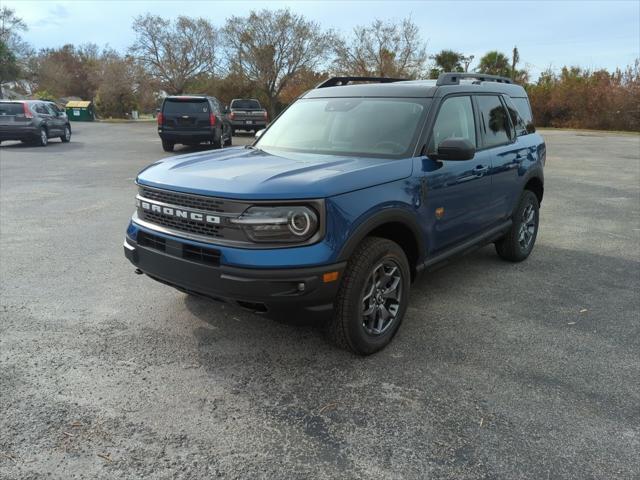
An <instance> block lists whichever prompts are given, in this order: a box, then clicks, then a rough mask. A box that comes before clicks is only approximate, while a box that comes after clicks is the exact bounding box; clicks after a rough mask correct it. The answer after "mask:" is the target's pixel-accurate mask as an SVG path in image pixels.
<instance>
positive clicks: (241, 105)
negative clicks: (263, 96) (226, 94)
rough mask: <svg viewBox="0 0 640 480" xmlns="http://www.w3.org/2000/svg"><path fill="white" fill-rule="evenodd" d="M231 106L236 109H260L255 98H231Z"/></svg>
mask: <svg viewBox="0 0 640 480" xmlns="http://www.w3.org/2000/svg"><path fill="white" fill-rule="evenodd" d="M231 108H235V109H238V110H255V109H260V108H261V107H260V103H259V102H258V101H257V100H233V101H232V102H231Z"/></svg>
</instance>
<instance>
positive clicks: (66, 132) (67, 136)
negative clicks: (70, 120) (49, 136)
mask: <svg viewBox="0 0 640 480" xmlns="http://www.w3.org/2000/svg"><path fill="white" fill-rule="evenodd" d="M60 140H62V143H69V142H70V141H71V127H70V126H69V125H65V126H64V135H62V136H61V137H60Z"/></svg>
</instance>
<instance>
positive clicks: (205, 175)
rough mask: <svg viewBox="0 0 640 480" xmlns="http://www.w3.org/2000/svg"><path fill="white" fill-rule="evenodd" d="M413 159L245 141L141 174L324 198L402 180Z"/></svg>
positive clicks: (174, 185) (224, 189) (211, 187)
mask: <svg viewBox="0 0 640 480" xmlns="http://www.w3.org/2000/svg"><path fill="white" fill-rule="evenodd" d="M411 171H412V160H411V159H410V158H409V159H401V160H389V159H381V158H363V157H351V156H337V155H319V154H314V153H291V152H280V151H279V152H278V153H277V154H274V153H268V152H265V151H263V150H257V149H249V148H244V147H234V148H226V149H224V150H217V151H206V152H197V153H192V154H188V155H180V156H176V157H169V158H167V159H164V160H160V161H158V162H156V163H154V164H152V165H150V166H149V167H147V168H146V169H145V170H143V171H142V172H140V173H139V174H138V178H137V181H138V183H140V184H143V185H148V186H150V187H157V188H165V189H169V190H175V191H180V192H185V193H194V194H200V195H210V196H218V197H226V198H237V199H255V200H257V199H263V200H269V199H297V198H324V197H331V196H333V195H338V194H341V193H346V192H351V191H354V190H360V189H362V188H366V187H371V186H374V185H379V184H382V183H388V182H392V181H395V180H401V179H403V178H406V177H408V176H410V175H411Z"/></svg>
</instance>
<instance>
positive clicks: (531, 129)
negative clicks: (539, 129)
mask: <svg viewBox="0 0 640 480" xmlns="http://www.w3.org/2000/svg"><path fill="white" fill-rule="evenodd" d="M527 133H536V127H535V126H534V125H533V123H527Z"/></svg>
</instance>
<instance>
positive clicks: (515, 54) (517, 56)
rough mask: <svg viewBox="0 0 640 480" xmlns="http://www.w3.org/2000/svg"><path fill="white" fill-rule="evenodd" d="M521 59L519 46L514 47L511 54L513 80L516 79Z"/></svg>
mask: <svg viewBox="0 0 640 480" xmlns="http://www.w3.org/2000/svg"><path fill="white" fill-rule="evenodd" d="M519 61H520V52H518V47H513V53H512V55H511V80H515V79H516V73H517V71H516V65H518V62H519Z"/></svg>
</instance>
